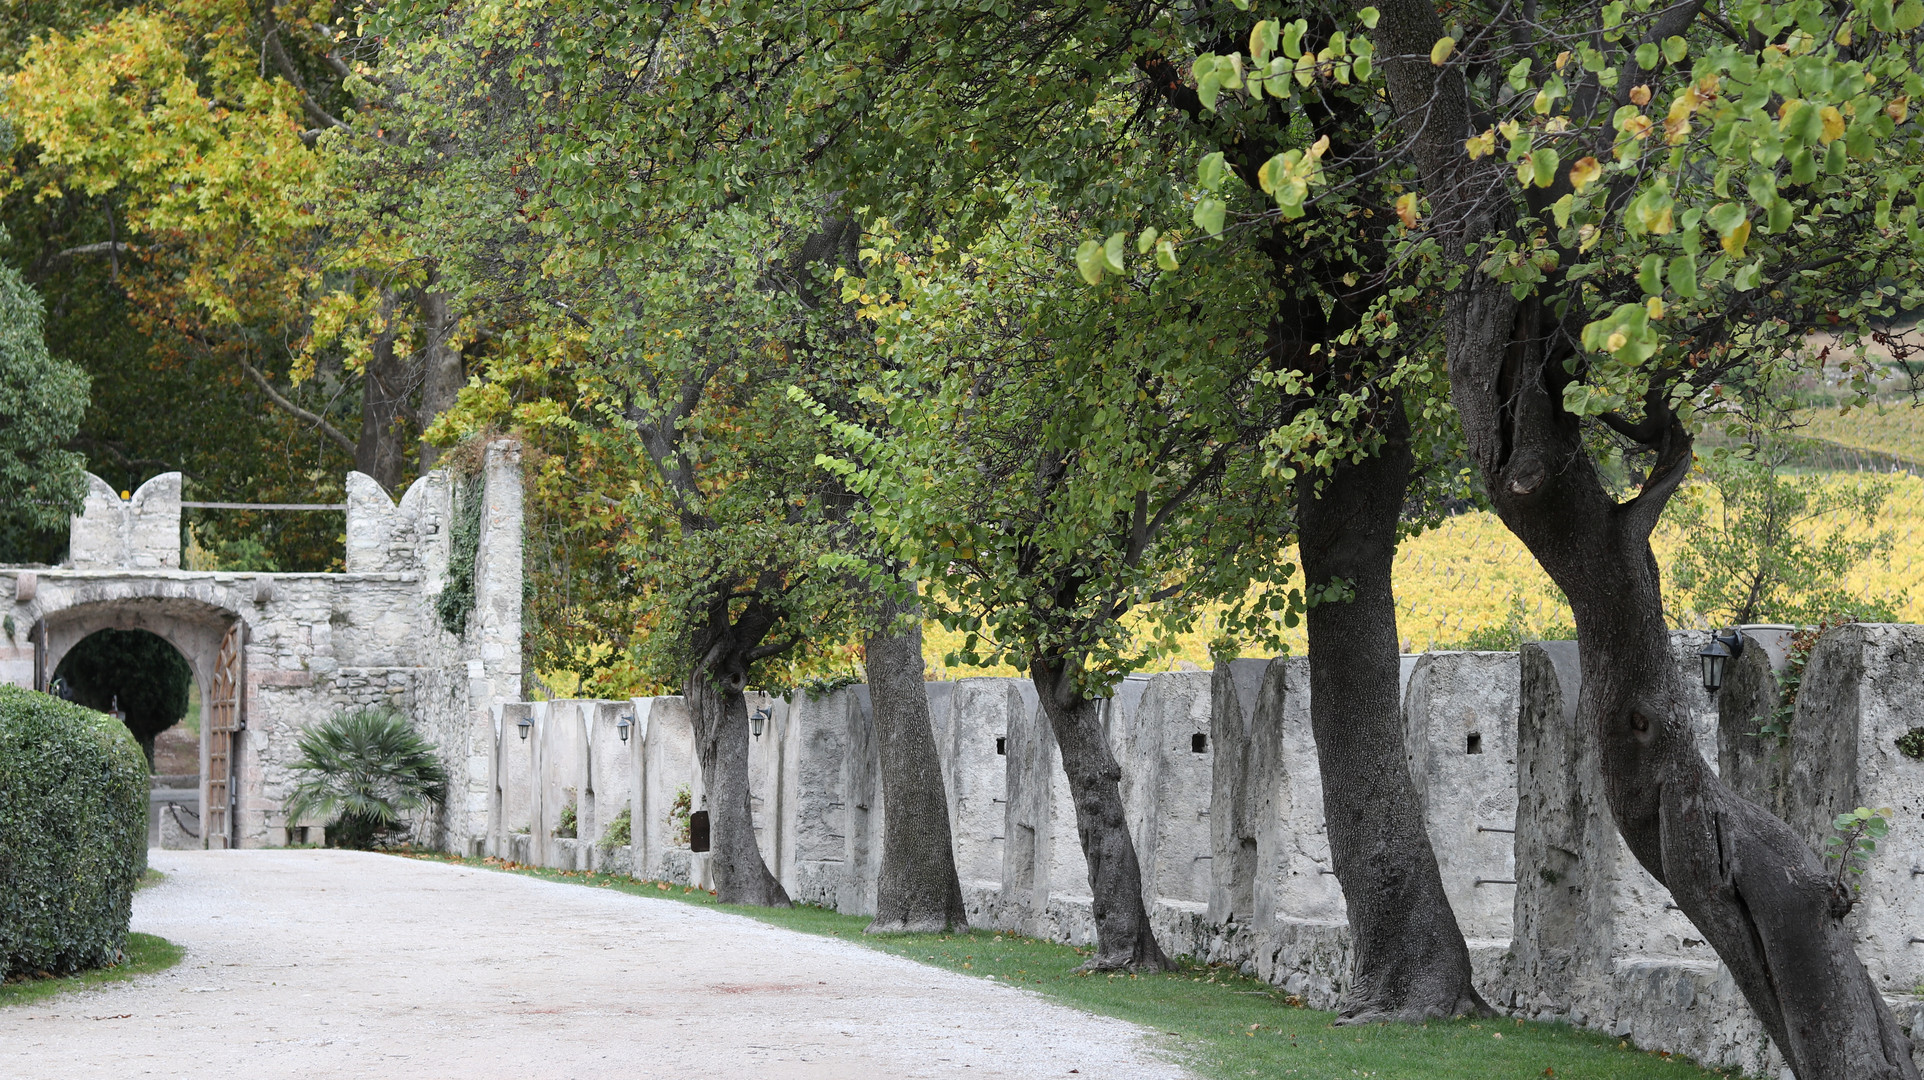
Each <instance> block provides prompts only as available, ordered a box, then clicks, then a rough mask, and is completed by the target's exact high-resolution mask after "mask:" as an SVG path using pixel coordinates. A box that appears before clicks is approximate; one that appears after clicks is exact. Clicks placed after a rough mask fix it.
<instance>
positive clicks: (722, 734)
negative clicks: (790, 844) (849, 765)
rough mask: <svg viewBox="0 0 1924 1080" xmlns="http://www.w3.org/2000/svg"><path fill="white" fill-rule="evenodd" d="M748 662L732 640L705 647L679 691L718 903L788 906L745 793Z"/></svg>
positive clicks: (747, 794)
mask: <svg viewBox="0 0 1924 1080" xmlns="http://www.w3.org/2000/svg"><path fill="white" fill-rule="evenodd" d="M747 685H748V662H747V658H746V657H745V656H744V655H743V652H742V650H740V649H738V648H735V647H733V643H732V642H723V643H721V644H718V645H715V646H713V647H711V648H710V649H709V650H708V651H707V652H706V653H704V654H703V656H702V659H701V661H700V662H698V663H697V664H696V665H695V668H694V670H693V671H692V672H690V674H689V676H688V682H687V684H686V685H685V686H684V688H683V690H682V692H683V694H685V695H686V699H687V702H688V715H689V719H690V721H691V722H692V723H693V725H694V729H695V755H696V757H697V758H699V759H700V761H701V782H702V787H703V789H704V790H705V792H706V798H707V800H708V829H709V866H710V868H711V869H712V870H713V872H714V875H715V894H716V897H717V899H719V900H720V901H721V902H722V903H724V904H754V905H758V906H760V907H787V906H789V899H788V891H787V890H785V889H783V888H782V883H781V882H780V881H778V880H776V878H775V875H774V874H772V873H769V870H768V864H767V863H765V862H763V861H762V852H761V847H760V845H758V844H757V843H756V842H755V820H754V816H753V812H752V810H751V808H750V804H749V793H748V701H747V699H746V698H745V697H744V696H743V691H744V690H745V689H746V688H747Z"/></svg>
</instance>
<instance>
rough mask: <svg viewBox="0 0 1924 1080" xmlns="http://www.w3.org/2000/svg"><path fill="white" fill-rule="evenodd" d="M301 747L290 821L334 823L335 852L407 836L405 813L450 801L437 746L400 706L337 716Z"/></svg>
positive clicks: (304, 736)
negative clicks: (321, 819)
mask: <svg viewBox="0 0 1924 1080" xmlns="http://www.w3.org/2000/svg"><path fill="white" fill-rule="evenodd" d="M300 748H301V760H299V761H297V762H295V763H294V768H295V769H297V770H300V771H301V773H302V776H301V779H300V780H299V782H297V783H296V784H295V785H294V790H293V793H292V794H291V795H290V797H289V798H288V801H287V820H288V822H289V824H292V823H293V822H295V821H296V820H298V819H300V818H303V817H307V816H309V815H319V816H322V817H326V818H328V823H327V842H328V845H329V846H330V847H347V848H360V849H362V850H366V849H369V848H373V847H377V846H380V845H382V844H384V843H386V842H387V841H388V840H390V839H393V838H394V837H396V836H397V835H398V834H400V833H404V832H406V831H407V823H406V822H404V821H403V820H402V818H403V816H404V815H406V814H409V813H411V812H413V811H416V810H421V809H424V808H427V807H430V806H440V805H441V804H442V803H443V802H445V801H446V799H447V797H448V773H447V770H446V769H444V768H443V767H442V766H441V761H440V759H439V758H437V757H436V756H435V752H434V744H433V743H430V742H428V741H427V740H426V739H424V738H422V737H421V736H420V734H419V733H417V732H416V731H415V730H414V728H413V726H412V725H410V724H409V723H408V720H407V717H405V716H402V715H401V714H400V713H398V712H396V711H394V710H393V709H359V710H356V711H354V712H346V713H336V714H335V715H333V716H331V717H329V718H328V719H327V720H326V721H324V722H322V723H320V724H318V725H316V726H314V727H311V728H309V729H307V730H306V731H305V732H302V733H301V742H300Z"/></svg>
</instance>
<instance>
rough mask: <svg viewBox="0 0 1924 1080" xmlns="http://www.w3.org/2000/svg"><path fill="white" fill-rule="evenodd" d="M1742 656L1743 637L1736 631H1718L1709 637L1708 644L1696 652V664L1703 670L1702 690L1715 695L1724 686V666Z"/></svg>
mask: <svg viewBox="0 0 1924 1080" xmlns="http://www.w3.org/2000/svg"><path fill="white" fill-rule="evenodd" d="M1742 655H1744V635H1742V634H1740V633H1738V632H1737V631H1736V630H1719V631H1717V632H1716V633H1714V634H1712V635H1710V644H1708V645H1705V646H1704V647H1703V648H1702V649H1699V650H1698V651H1697V662H1698V663H1700V664H1702V665H1703V669H1704V672H1703V674H1704V690H1705V691H1706V692H1708V693H1712V694H1714V693H1716V692H1717V691H1718V690H1720V689H1722V688H1723V685H1724V665H1725V664H1727V663H1729V662H1730V661H1732V660H1735V659H1737V658H1738V657H1739V656H1742Z"/></svg>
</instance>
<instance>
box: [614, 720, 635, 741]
mask: <svg viewBox="0 0 1924 1080" xmlns="http://www.w3.org/2000/svg"><path fill="white" fill-rule="evenodd" d="M634 726H635V718H634V717H632V716H623V717H622V718H621V719H619V720H617V721H615V734H617V735H619V736H621V741H622V742H627V741H628V729H629V728H631V727H634Z"/></svg>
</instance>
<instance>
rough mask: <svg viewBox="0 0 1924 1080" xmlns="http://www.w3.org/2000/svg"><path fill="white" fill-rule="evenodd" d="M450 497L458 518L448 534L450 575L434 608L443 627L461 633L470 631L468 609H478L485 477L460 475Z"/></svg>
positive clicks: (451, 631) (455, 517) (454, 514)
mask: <svg viewBox="0 0 1924 1080" xmlns="http://www.w3.org/2000/svg"><path fill="white" fill-rule="evenodd" d="M450 501H451V502H452V503H453V510H454V513H453V518H454V521H453V524H452V526H451V529H450V533H449V536H448V575H447V581H446V584H444V585H442V586H441V596H440V598H439V599H437V600H436V601H435V602H434V610H435V614H436V615H438V616H439V617H440V619H441V628H442V629H443V630H446V631H447V632H448V633H450V634H454V635H457V636H459V635H461V634H464V633H466V632H467V629H468V613H469V612H471V611H473V610H474V562H475V558H476V556H478V555H479V553H480V550H481V502H482V497H481V478H480V477H479V476H464V477H461V478H459V479H457V480H456V481H455V482H454V490H453V491H452V492H451V493H450Z"/></svg>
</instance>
